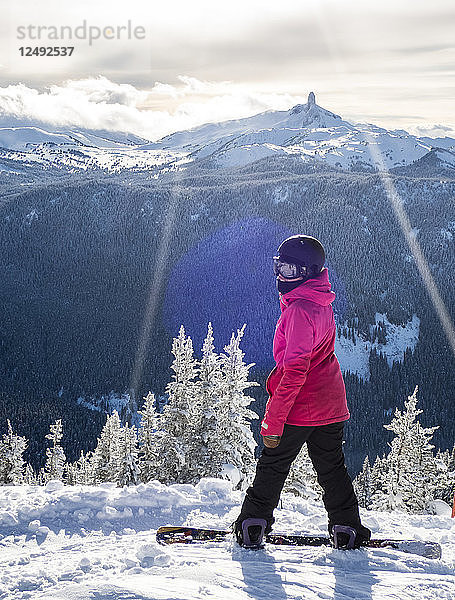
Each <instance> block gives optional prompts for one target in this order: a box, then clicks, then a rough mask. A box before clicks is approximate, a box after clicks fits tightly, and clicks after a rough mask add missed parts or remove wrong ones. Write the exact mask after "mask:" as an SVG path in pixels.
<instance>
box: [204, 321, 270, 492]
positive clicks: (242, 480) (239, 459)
mask: <svg viewBox="0 0 455 600" xmlns="http://www.w3.org/2000/svg"><path fill="white" fill-rule="evenodd" d="M244 331H245V325H244V326H243V327H242V328H241V329H238V330H237V334H236V335H234V334H232V336H231V340H230V342H229V344H228V345H227V346H225V347H224V354H221V356H220V363H221V373H222V381H221V386H222V390H221V393H220V402H219V404H218V405H217V406H218V407H217V431H216V444H215V447H214V452H216V455H217V456H220V457H221V458H222V459H223V465H222V473H221V475H223V474H224V476H225V477H228V478H229V479H231V481H233V483H235V480H236V479H237V480H238V483H237V487H239V488H244V487H246V486H247V485H248V484H249V482H250V479H251V478H252V476H253V474H254V470H255V465H256V461H255V457H254V450H255V447H256V442H255V440H254V437H253V433H252V431H251V420H252V419H257V418H258V415H257V414H256V413H255V412H253V411H252V410H250V409H249V408H248V406H249V405H250V404H251V402H252V401H253V398H251V397H250V396H247V395H245V393H244V392H245V389H247V388H249V387H252V386H255V385H259V384H258V383H256V382H254V381H248V375H249V371H250V368H251V367H252V366H253V364H246V363H245V362H244V360H243V358H244V353H243V352H242V350H241V349H240V341H241V339H242V337H243V334H244Z"/></svg>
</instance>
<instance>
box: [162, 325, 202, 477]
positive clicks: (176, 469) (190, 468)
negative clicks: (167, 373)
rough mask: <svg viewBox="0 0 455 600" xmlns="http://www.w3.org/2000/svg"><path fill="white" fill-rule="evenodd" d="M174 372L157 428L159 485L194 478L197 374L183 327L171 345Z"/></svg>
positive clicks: (191, 344) (190, 342)
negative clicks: (160, 431)
mask: <svg viewBox="0 0 455 600" xmlns="http://www.w3.org/2000/svg"><path fill="white" fill-rule="evenodd" d="M172 354H173V355H174V361H173V363H172V365H171V369H172V370H173V371H174V374H173V375H172V381H171V382H170V383H169V384H168V386H167V388H166V393H167V395H168V398H169V400H168V403H167V404H166V406H165V407H164V409H163V412H162V414H161V426H162V429H163V431H164V432H165V433H166V435H165V436H164V437H163V440H162V443H163V447H162V459H163V469H162V474H161V479H160V481H162V482H163V483H190V482H192V481H193V477H194V473H193V472H194V465H192V464H191V463H190V460H189V459H190V455H191V454H194V447H195V445H196V443H197V442H196V440H194V436H195V434H196V432H195V429H194V425H193V423H194V418H193V414H192V413H193V411H194V402H195V398H196V396H197V384H196V383H195V381H194V380H195V378H196V376H197V374H198V367H197V361H196V360H195V358H194V356H193V342H192V340H191V338H190V337H189V336H188V337H187V336H186V335H185V329H184V327H183V325H182V326H181V327H180V330H179V335H178V337H177V338H174V340H173V343H172Z"/></svg>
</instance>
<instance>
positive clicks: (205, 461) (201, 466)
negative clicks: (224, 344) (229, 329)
mask: <svg viewBox="0 0 455 600" xmlns="http://www.w3.org/2000/svg"><path fill="white" fill-rule="evenodd" d="M223 389H224V388H223V375H222V372H221V361H220V357H219V355H218V354H217V353H216V352H215V346H214V344H213V328H212V324H211V323H209V324H208V328H207V336H206V337H205V340H204V343H203V345H202V358H201V361H200V368H199V380H198V382H197V390H198V392H197V401H196V402H195V406H194V417H193V420H194V424H195V428H196V429H197V431H198V436H197V441H198V442H199V448H198V449H197V451H196V453H195V456H194V462H195V465H196V474H197V475H198V476H199V478H200V477H219V476H220V473H221V471H222V465H223V463H224V462H225V457H224V455H223V453H222V452H220V449H221V444H220V440H219V437H218V435H219V427H218V421H219V418H222V417H221V415H219V412H220V406H221V399H222V396H223Z"/></svg>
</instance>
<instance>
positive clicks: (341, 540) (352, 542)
mask: <svg viewBox="0 0 455 600" xmlns="http://www.w3.org/2000/svg"><path fill="white" fill-rule="evenodd" d="M329 534H330V539H331V540H332V544H333V547H334V548H337V549H339V550H353V549H357V548H360V547H361V546H365V545H366V544H367V543H368V542H369V540H370V538H371V531H370V530H369V529H368V528H367V527H364V526H363V525H360V524H359V525H358V526H357V527H355V528H354V527H351V526H349V525H329Z"/></svg>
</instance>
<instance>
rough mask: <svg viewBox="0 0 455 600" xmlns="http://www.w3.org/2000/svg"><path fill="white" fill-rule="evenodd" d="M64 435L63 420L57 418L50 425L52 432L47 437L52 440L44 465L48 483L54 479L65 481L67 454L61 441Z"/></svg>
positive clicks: (45, 477)
mask: <svg viewBox="0 0 455 600" xmlns="http://www.w3.org/2000/svg"><path fill="white" fill-rule="evenodd" d="M62 437H63V427H62V420H61V419H57V421H55V423H54V424H52V425H51V426H50V433H48V434H47V435H46V439H48V440H50V442H51V447H50V448H47V450H46V457H47V460H46V464H45V465H44V471H43V479H44V482H45V483H47V482H48V481H51V480H52V479H57V480H58V481H63V478H64V471H65V467H66V456H65V453H64V451H63V448H62V447H61V446H60V442H61V440H62Z"/></svg>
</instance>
